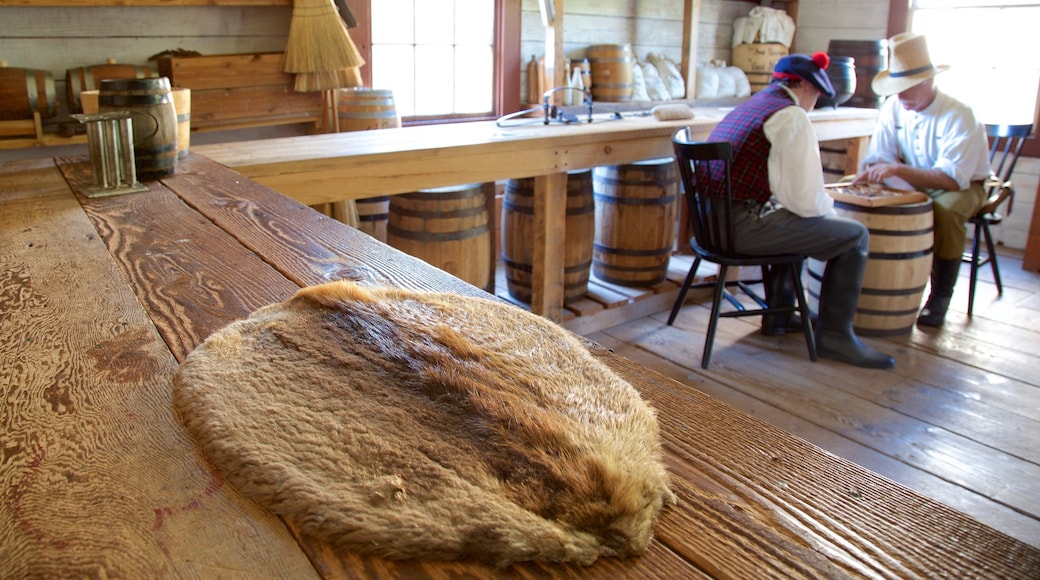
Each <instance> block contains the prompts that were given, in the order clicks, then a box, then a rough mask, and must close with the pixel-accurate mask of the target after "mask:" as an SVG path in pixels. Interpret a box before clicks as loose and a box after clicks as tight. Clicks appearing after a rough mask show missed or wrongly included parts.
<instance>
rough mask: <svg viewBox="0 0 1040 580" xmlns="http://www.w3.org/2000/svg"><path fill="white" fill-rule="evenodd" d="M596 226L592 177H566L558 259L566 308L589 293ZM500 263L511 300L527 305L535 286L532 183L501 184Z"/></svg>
mask: <svg viewBox="0 0 1040 580" xmlns="http://www.w3.org/2000/svg"><path fill="white" fill-rule="evenodd" d="M595 224H596V213H595V204H594V202H593V198H592V171H591V170H589V169H583V170H578V171H571V172H568V173H567V218H566V226H565V227H566V235H565V236H564V245H565V246H566V247H565V249H564V258H563V284H564V287H563V301H564V303H565V304H570V303H572V302H574V301H575V300H579V299H581V298H582V297H583V296H585V293H586V292H587V291H588V287H589V269H590V267H591V266H592V238H593V235H594V233H595ZM502 262H503V265H504V266H505V270H506V287H507V289H508V290H509V294H510V296H512V297H514V298H516V299H517V300H520V301H521V302H526V303H528V304H530V303H531V299H532V282H533V280H534V275H533V270H534V267H533V263H534V178H523V179H510V180H509V181H507V182H506V190H505V195H504V197H503V199H502Z"/></svg>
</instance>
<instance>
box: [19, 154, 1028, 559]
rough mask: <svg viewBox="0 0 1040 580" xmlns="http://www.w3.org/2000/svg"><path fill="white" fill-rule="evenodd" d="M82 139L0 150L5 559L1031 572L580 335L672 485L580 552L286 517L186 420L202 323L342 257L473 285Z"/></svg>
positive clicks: (933, 511) (786, 438) (405, 275)
mask: <svg viewBox="0 0 1040 580" xmlns="http://www.w3.org/2000/svg"><path fill="white" fill-rule="evenodd" d="M88 168H89V165H88V164H87V163H86V162H85V160H84V159H66V160H59V163H58V165H57V166H56V165H55V164H54V163H52V162H41V161H27V162H17V163H9V164H7V165H6V166H4V167H3V168H0V256H3V270H2V272H3V274H2V277H0V342H2V344H0V385H3V389H4V390H3V392H4V405H3V408H2V411H0V420H2V423H3V431H2V439H0V450H2V454H0V485H2V490H3V503H2V504H0V570H2V571H3V574H2V575H3V576H4V577H17V578H24V577H71V576H77V577H78V576H91V577H123V578H156V577H203V578H206V577H240V578H260V577H290V578H310V577H327V578H340V577H348V578H368V577H387V578H389V577H396V578H406V577H407V578H413V577H419V578H455V577H469V578H483V577H569V578H576V577H582V578H611V579H613V578H708V577H715V578H724V577H725V578H769V577H772V578H838V577H873V578H896V577H898V578H911V577H952V578H967V577H987V578H1025V577H1030V576H1034V575H1035V573H1036V571H1037V570H1040V550H1037V549H1035V548H1032V547H1030V546H1028V545H1026V544H1023V543H1021V542H1018V541H1016V540H1014V539H1012V538H1010V537H1008V536H1006V535H1004V534H1002V533H1000V532H997V531H995V530H993V529H991V528H988V527H986V526H984V525H981V524H980V523H978V522H977V521H975V520H973V519H971V518H969V517H967V516H965V515H964V514H961V513H959V512H956V511H954V510H952V509H950V508H948V507H945V506H943V505H940V504H938V503H936V502H934V501H932V500H929V499H927V498H925V497H923V496H921V495H918V494H916V493H914V492H912V491H910V490H908V489H906V488H904V487H902V486H899V485H896V484H894V483H893V482H891V481H889V480H887V479H884V478H882V477H880V476H878V475H876V474H874V473H871V472H869V471H867V470H865V469H862V468H860V467H858V466H856V465H854V464H852V463H849V462H847V461H845V460H842V459H840V458H837V457H835V456H833V455H831V454H829V453H826V452H824V451H822V450H820V449H819V448H817V447H815V446H813V445H810V444H808V443H806V442H805V441H803V440H800V439H797V438H795V437H793V436H791V435H788V434H787V433H785V432H783V431H780V430H778V429H776V428H773V427H771V426H769V425H767V424H764V423H762V422H761V421H759V420H756V419H754V418H752V417H749V416H746V415H744V414H742V413H740V412H737V411H735V410H733V409H732V408H730V407H727V406H725V405H722V404H720V403H718V402H716V401H714V400H712V399H710V398H708V397H707V396H705V395H703V394H702V393H700V392H698V391H696V390H694V389H692V388H690V387H688V386H685V385H682V384H680V383H677V382H675V381H672V380H670V379H667V378H665V377H663V376H661V375H659V374H657V373H656V372H653V371H651V370H649V369H646V368H644V367H641V366H639V365H637V364H635V363H632V362H630V361H628V360H626V359H623V358H621V357H618V356H615V355H613V354H612V353H610V352H608V351H606V350H605V349H602V348H599V347H597V346H596V345H592V344H590V345H589V347H590V349H591V350H592V352H593V353H594V354H595V355H596V356H597V357H598V358H599V359H600V360H602V361H603V362H604V363H605V364H607V365H609V366H610V367H611V368H612V369H614V370H615V371H616V372H618V373H619V374H620V375H621V376H622V377H624V378H625V379H627V380H628V381H629V382H630V383H631V384H632V385H634V386H635V387H636V388H637V389H638V390H639V392H640V393H641V394H642V396H643V397H644V398H645V399H646V400H647V401H648V402H649V403H650V404H651V405H652V406H654V407H655V408H656V409H657V410H658V412H659V420H660V424H661V428H662V437H663V441H664V446H665V453H666V461H667V465H668V467H669V469H670V471H671V473H672V475H673V489H674V490H675V492H676V493H677V495H678V497H679V503H678V505H677V506H674V507H670V508H668V509H666V510H665V511H664V512H663V514H662V518H661V520H660V521H659V523H658V526H657V528H656V539H655V540H654V541H653V542H652V543H651V546H650V549H649V551H648V553H647V554H646V555H644V556H643V557H640V558H634V559H629V560H616V559H604V560H601V561H599V562H597V563H596V564H594V565H593V566H591V567H588V568H582V567H578V566H553V565H535V564H527V565H519V566H514V567H511V568H508V569H505V570H495V569H491V568H487V567H485V566H480V565H475V564H470V563H464V562H463V563H431V562H388V561H385V560H381V559H378V558H367V557H360V556H357V555H354V554H350V553H339V552H336V551H335V550H334V549H332V548H331V547H330V546H327V545H324V544H320V543H317V542H315V541H313V540H311V539H309V538H306V537H301V536H299V535H298V534H297V533H296V531H295V528H294V526H293V525H292V523H291V522H284V521H282V520H280V519H279V518H277V517H275V516H273V515H271V514H270V513H268V512H267V511H265V510H264V509H262V508H260V507H259V506H257V505H256V504H254V503H253V502H252V501H250V500H248V499H246V498H245V497H243V496H242V495H241V494H240V493H239V492H238V491H237V490H236V489H234V488H233V487H232V486H231V485H230V484H228V483H226V482H225V480H224V479H223V478H222V477H221V474H220V473H219V472H217V471H216V470H215V469H214V468H213V467H212V466H211V465H210V464H209V463H208V462H207V461H206V458H205V457H204V456H203V455H202V454H201V452H200V451H199V449H198V447H197V446H196V445H195V443H194V442H193V440H192V439H191V438H190V436H189V435H188V434H187V433H186V432H185V431H184V429H183V428H182V426H181V423H180V422H179V420H178V418H177V416H176V414H175V413H174V412H173V407H172V383H171V377H172V375H173V373H174V372H175V371H176V368H177V365H178V363H179V361H181V360H183V359H184V357H185V356H186V355H187V354H188V353H189V352H191V350H192V349H193V348H195V346H196V345H198V344H199V343H200V342H201V341H202V340H203V339H204V338H205V337H206V336H208V335H209V334H210V333H212V332H213V331H215V330H217V329H219V328H221V327H223V326H224V325H225V324H227V323H229V322H231V321H233V320H236V319H239V318H243V317H245V316H247V315H248V314H249V313H250V312H252V311H253V310H255V309H257V308H259V307H261V306H263V305H266V304H270V303H272V302H276V301H280V300H284V299H286V298H288V297H289V296H291V295H292V294H293V293H294V292H295V291H296V290H297V289H298V288H299V287H300V286H303V285H310V284H316V283H321V282H325V281H329V280H335V279H343V278H347V279H354V280H363V281H366V282H378V283H382V284H386V285H391V286H399V287H406V288H412V289H430V290H440V291H452V292H458V293H463V294H469V295H482V293H481V291H480V290H478V289H476V288H474V287H472V286H469V285H467V284H464V283H462V282H460V281H459V280H457V279H455V278H453V277H451V276H449V275H447V274H446V273H444V272H441V271H439V270H436V269H433V268H431V267H429V266H427V265H425V264H424V263H422V262H420V261H418V260H416V259H413V258H411V257H409V256H406V255H404V254H402V253H400V252H398V251H396V250H394V249H392V248H390V247H388V246H386V245H384V244H381V243H379V242H376V241H375V240H373V239H372V238H370V237H368V236H367V235H364V234H362V233H360V232H358V231H356V230H354V229H352V228H350V227H348V226H345V225H343V224H341V223H339V222H336V221H334V220H331V219H329V218H326V217H325V216H322V215H320V214H318V213H317V212H315V211H313V210H311V209H310V208H308V207H306V206H304V205H302V204H300V203H299V202H296V201H294V200H291V199H288V198H286V197H284V196H281V195H278V194H277V193H275V192H273V191H271V190H269V189H267V188H264V187H262V186H259V185H257V184H255V183H253V182H251V181H250V180H248V179H246V178H244V177H242V176H240V175H238V174H235V173H234V172H231V171H229V170H227V169H225V168H223V167H221V166H219V165H217V164H215V163H212V162H210V161H208V160H206V159H204V158H202V157H199V156H194V155H193V156H191V157H190V158H189V159H188V160H187V161H186V162H184V163H183V164H182V165H181V168H180V170H179V173H178V174H177V175H175V176H173V177H170V178H168V179H165V180H163V181H162V183H153V184H152V185H151V190H150V191H149V192H146V193H137V194H130V195H124V196H120V197H110V198H98V199H86V198H82V197H80V196H78V195H77V194H74V193H73V191H72V190H70V184H71V187H72V188H78V187H79V186H80V185H82V184H84V183H87V182H89V175H88V173H87V172H88V171H89V169H88Z"/></svg>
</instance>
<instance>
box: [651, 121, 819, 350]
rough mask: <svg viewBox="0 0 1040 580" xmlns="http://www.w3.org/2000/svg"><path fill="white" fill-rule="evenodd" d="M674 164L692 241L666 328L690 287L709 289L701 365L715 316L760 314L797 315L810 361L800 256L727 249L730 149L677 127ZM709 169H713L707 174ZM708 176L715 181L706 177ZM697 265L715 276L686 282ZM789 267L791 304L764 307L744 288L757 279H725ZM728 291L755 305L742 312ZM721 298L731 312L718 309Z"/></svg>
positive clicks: (729, 238) (812, 338) (712, 338)
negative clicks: (741, 271) (734, 271)
mask: <svg viewBox="0 0 1040 580" xmlns="http://www.w3.org/2000/svg"><path fill="white" fill-rule="evenodd" d="M672 145H673V147H674V150H675V160H676V162H677V163H678V165H679V174H680V177H681V179H682V185H683V189H684V192H685V196H686V204H687V207H688V210H689V216H690V226H691V229H692V232H693V237H692V238H690V249H691V250H692V251H693V254H694V256H695V258H694V260H693V265H692V266H691V267H690V272H689V274H687V275H686V280H685V281H684V282H683V285H682V288H681V289H680V290H679V296H678V297H677V298H676V300H675V304H674V305H673V306H672V312H671V315H670V316H669V317H668V324H669V325H671V324H672V323H673V322H675V317H676V315H677V314H678V313H679V309H680V308H681V307H682V305H683V302H684V301H685V299H686V292H687V291H688V290H689V289H690V288H691V287H698V288H708V287H711V288H714V298H713V301H712V306H711V318H710V321H709V322H708V333H707V335H706V336H705V338H704V353H703V354H702V356H701V367H702V368H705V369H707V368H708V364H709V363H710V362H711V351H712V346H713V344H714V342H715V330H716V328H717V327H718V322H719V318H720V317H721V318H730V317H743V316H761V315H763V314H789V313H791V312H795V311H797V312H799V313H801V316H802V328H803V330H804V332H805V344H806V346H807V347H808V349H809V358H810V359H812V360H814V361H815V360H816V358H817V357H816V339H815V336H814V334H813V329H812V324H811V323H810V319H809V309H808V307H807V306H806V301H805V289H804V288H803V287H802V281H801V276H800V274H801V265H802V262H803V261H804V259H805V256H803V255H800V254H777V255H770V256H746V255H742V254H738V253H737V252H735V251H734V250H733V222H732V211H733V194H732V191H731V189H730V162H731V160H732V158H733V147H732V145H731V144H730V143H728V142H716V143H697V142H694V141H692V139H691V138H690V131H689V129H688V128H684V129H680V130H679V131H677V132H676V133H675V134H674V135H673V136H672ZM713 169H714V171H712V170H713ZM712 174H714V175H715V176H716V179H711V175H712ZM702 261H708V262H711V263H714V264H717V265H718V267H719V272H718V277H717V278H716V279H715V281H713V282H706V283H701V284H696V285H694V284H692V282H693V279H694V277H695V276H696V274H697V268H698V267H699V266H700V264H701V262H702ZM780 265H789V266H791V267H790V268H786V270H788V271H789V272H790V273H791V276H792V277H793V278H794V287H795V296H796V298H797V306H785V307H777V308H769V306H768V304H767V303H766V301H765V299H764V298H762V297H761V296H759V295H758V294H757V293H756V292H755V291H754V290H752V289H751V288H750V286H752V285H754V284H758V283H760V282H761V281H762V280H733V281H731V280H727V274H728V272H729V269H730V268H731V267H741V266H758V267H759V268H761V269H762V274H763V278H764V277H765V268H767V267H770V266H780ZM728 288H736V289H737V290H738V291H742V292H743V293H744V294H745V295H747V296H748V297H750V298H751V299H752V300H753V301H754V302H755V305H754V306H756V307H752V308H748V307H746V306H744V304H743V303H742V302H741V300H740V299H739V293H738V292H730V291H729V290H728ZM723 299H725V300H726V301H727V302H729V303H730V304H732V305H733V307H734V308H735V310H730V311H726V312H722V311H721V306H722V301H723Z"/></svg>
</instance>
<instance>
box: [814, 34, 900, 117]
mask: <svg viewBox="0 0 1040 580" xmlns="http://www.w3.org/2000/svg"><path fill="white" fill-rule="evenodd" d="M827 52H828V54H830V55H831V57H835V56H847V57H851V58H852V59H853V64H854V65H855V67H856V90H855V91H854V92H853V93H852V97H851V98H850V99H849V100H848V101H846V102H845V106H846V107H861V108H866V109H880V108H881V104H882V103H883V102H884V101H885V99H884V97H882V96H880V95H878V94H877V93H875V92H874V89H872V88H871V86H870V83H871V82H873V81H874V77H875V76H877V74H878V73H879V72H881V71H883V70H885V69H886V68H888V41H887V40H884V39H882V40H832V41H830V43H829V44H828V45H827Z"/></svg>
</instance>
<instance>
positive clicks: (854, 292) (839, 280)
mask: <svg viewBox="0 0 1040 580" xmlns="http://www.w3.org/2000/svg"><path fill="white" fill-rule="evenodd" d="M866 266H867V253H866V252H865V251H860V250H858V249H855V248H854V249H852V250H849V251H847V252H845V253H844V254H841V255H840V256H838V257H837V258H834V259H832V260H830V261H829V262H827V267H826V268H825V269H824V271H823V284H822V287H821V289H820V317H819V321H818V324H817V325H816V350H817V352H818V354H819V355H820V356H821V357H823V358H829V359H834V360H839V361H842V362H846V363H849V364H851V365H856V366H859V367H867V368H873V369H889V368H892V367H894V366H895V365H896V361H895V359H893V358H892V357H891V356H889V355H887V354H885V353H882V352H879V351H877V350H875V349H873V348H871V347H869V346H867V345H865V344H863V342H862V341H860V339H859V337H858V336H856V333H855V332H854V331H853V329H852V320H853V318H854V317H855V315H856V303H857V302H858V301H859V293H860V290H861V289H862V287H863V271H864V269H865V268H866Z"/></svg>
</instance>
